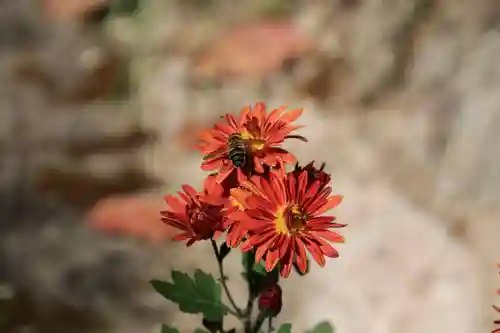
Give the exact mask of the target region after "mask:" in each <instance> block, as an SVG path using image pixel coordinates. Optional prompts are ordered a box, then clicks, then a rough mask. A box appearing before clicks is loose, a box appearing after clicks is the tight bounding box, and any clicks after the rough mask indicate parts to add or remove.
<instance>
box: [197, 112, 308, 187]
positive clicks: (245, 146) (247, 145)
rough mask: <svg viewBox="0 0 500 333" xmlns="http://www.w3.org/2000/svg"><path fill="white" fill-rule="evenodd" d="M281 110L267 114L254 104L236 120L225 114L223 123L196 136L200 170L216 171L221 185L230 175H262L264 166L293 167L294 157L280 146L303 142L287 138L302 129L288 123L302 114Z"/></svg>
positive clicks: (239, 176)
mask: <svg viewBox="0 0 500 333" xmlns="http://www.w3.org/2000/svg"><path fill="white" fill-rule="evenodd" d="M285 110H286V107H280V108H277V109H274V110H272V111H271V112H269V113H268V112H267V109H266V105H265V104H264V103H256V104H255V106H254V107H253V108H252V107H251V106H246V107H244V108H243V109H242V110H241V112H240V114H239V116H235V115H231V114H226V115H225V116H224V117H223V119H224V121H223V122H220V123H217V124H215V125H214V127H213V128H211V129H208V130H205V131H203V132H202V133H201V134H200V137H199V139H200V144H199V145H198V147H197V148H198V149H199V150H200V151H201V153H202V154H203V155H205V157H204V160H203V163H202V166H201V167H202V169H203V170H219V171H218V175H217V182H222V181H223V180H224V179H225V178H227V177H228V176H229V175H231V174H232V173H233V172H236V173H237V174H238V179H241V178H242V176H243V175H250V174H253V173H254V172H256V173H263V172H264V170H265V169H264V168H265V166H269V167H275V166H278V165H280V164H289V163H295V162H296V158H295V156H294V155H293V154H291V153H290V152H288V151H286V150H285V149H283V148H281V147H280V145H281V144H282V143H283V142H284V141H285V140H286V139H291V138H295V139H299V140H302V141H304V142H306V141H307V140H306V139H305V138H304V137H303V136H300V135H292V134H291V133H292V132H294V131H295V130H297V129H299V128H301V127H302V126H300V125H292V123H293V122H294V121H295V120H296V119H297V118H299V117H300V115H301V114H302V111H303V110H302V109H294V110H291V111H289V112H286V113H285V112H284V111H285Z"/></svg>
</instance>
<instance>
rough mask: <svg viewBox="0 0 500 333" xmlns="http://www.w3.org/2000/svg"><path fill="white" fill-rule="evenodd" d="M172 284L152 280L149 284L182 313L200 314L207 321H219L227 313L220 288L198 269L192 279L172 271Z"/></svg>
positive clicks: (209, 276)
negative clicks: (177, 306)
mask: <svg viewBox="0 0 500 333" xmlns="http://www.w3.org/2000/svg"><path fill="white" fill-rule="evenodd" d="M172 282H173V283H172ZM172 282H165V281H158V280H153V281H151V284H152V286H153V288H154V289H155V290H156V291H157V292H158V293H160V294H161V295H162V296H163V297H165V298H166V299H168V300H170V301H172V302H174V303H176V304H177V305H179V309H180V310H181V311H182V312H185V313H193V314H194V313H202V314H203V316H204V318H206V319H207V320H209V321H220V320H221V319H222V317H223V316H224V315H225V314H226V313H227V308H226V306H225V305H224V304H222V302H221V292H222V291H221V286H220V284H218V283H217V282H216V281H215V279H214V278H213V276H212V275H210V274H207V273H204V272H203V271H201V270H199V269H198V270H196V272H195V274H194V279H192V278H190V277H189V275H187V274H186V273H182V272H179V271H172Z"/></svg>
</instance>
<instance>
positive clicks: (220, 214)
mask: <svg viewBox="0 0 500 333" xmlns="http://www.w3.org/2000/svg"><path fill="white" fill-rule="evenodd" d="M182 189H183V190H184V192H177V194H178V196H179V197H176V196H173V195H167V196H166V197H165V201H166V202H167V204H168V209H167V210H165V211H162V212H161V214H162V215H163V218H162V221H163V222H165V223H166V224H168V225H170V226H172V227H175V228H177V229H180V230H182V233H181V234H178V235H177V236H175V237H174V238H173V239H174V240H186V239H187V240H188V242H187V244H186V245H187V246H191V245H192V244H193V243H195V242H197V241H200V240H204V239H210V238H214V239H215V238H216V237H217V236H218V235H220V234H221V233H222V232H224V225H225V223H226V222H225V221H226V215H225V212H224V206H225V204H226V200H225V199H224V198H223V197H222V193H223V188H222V186H221V185H219V184H217V183H216V182H215V177H213V176H209V177H207V179H206V180H205V186H204V189H203V191H202V192H197V191H196V190H195V189H194V188H192V187H191V186H189V185H182Z"/></svg>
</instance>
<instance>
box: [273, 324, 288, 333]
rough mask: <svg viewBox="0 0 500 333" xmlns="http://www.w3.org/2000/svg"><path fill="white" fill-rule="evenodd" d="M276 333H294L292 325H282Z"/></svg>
mask: <svg viewBox="0 0 500 333" xmlns="http://www.w3.org/2000/svg"><path fill="white" fill-rule="evenodd" d="M276 333H292V324H290V323H285V324H281V326H280V328H278V330H277V331H276Z"/></svg>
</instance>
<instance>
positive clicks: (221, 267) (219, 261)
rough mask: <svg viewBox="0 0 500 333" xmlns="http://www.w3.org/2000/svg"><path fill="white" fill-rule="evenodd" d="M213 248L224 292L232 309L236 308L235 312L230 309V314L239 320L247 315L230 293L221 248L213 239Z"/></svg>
mask: <svg viewBox="0 0 500 333" xmlns="http://www.w3.org/2000/svg"><path fill="white" fill-rule="evenodd" d="M211 242H212V248H213V249H214V253H215V257H216V259H217V264H218V266H219V275H220V280H221V284H222V288H224V291H225V293H226V295H227V298H228V300H229V302H230V303H231V305H232V307H233V308H234V311H233V310H231V309H228V312H229V313H230V314H232V315H234V316H236V317H238V318H242V317H244V316H245V313H243V311H242V310H241V309H240V308H239V307H238V306H237V305H236V302H235V301H234V299H233V296H232V295H231V292H230V291H229V288H228V286H227V283H226V281H227V280H228V278H227V276H226V274H225V273H224V265H223V264H222V261H223V259H222V258H221V256H220V254H219V248H218V247H217V243H216V242H215V241H214V240H213V239H212V240H211Z"/></svg>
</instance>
